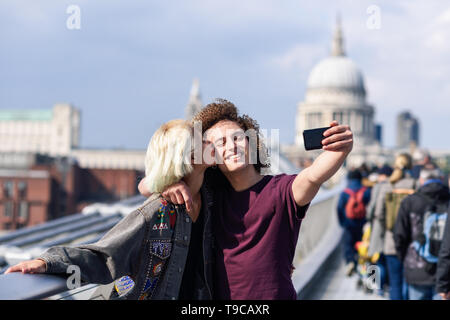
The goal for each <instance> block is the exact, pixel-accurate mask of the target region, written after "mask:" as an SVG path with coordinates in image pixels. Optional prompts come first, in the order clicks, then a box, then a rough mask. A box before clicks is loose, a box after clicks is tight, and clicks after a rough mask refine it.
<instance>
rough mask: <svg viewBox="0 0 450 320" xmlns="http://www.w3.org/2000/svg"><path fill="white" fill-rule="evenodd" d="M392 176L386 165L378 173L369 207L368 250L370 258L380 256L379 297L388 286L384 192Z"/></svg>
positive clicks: (378, 263)
mask: <svg viewBox="0 0 450 320" xmlns="http://www.w3.org/2000/svg"><path fill="white" fill-rule="evenodd" d="M391 174H392V168H391V167H390V166H389V165H387V164H385V165H383V166H382V167H381V168H379V169H378V171H377V180H378V181H377V183H376V184H375V185H374V187H373V188H372V191H371V196H370V202H369V205H368V207H367V221H368V223H370V228H371V233H370V242H369V249H368V256H369V257H372V256H374V255H376V254H379V258H378V261H377V266H378V267H379V268H380V288H379V290H378V294H379V295H382V296H383V295H384V290H383V288H384V285H385V284H386V280H387V279H386V272H387V271H386V261H385V256H384V251H383V247H384V232H385V227H384V219H383V209H384V202H383V201H384V193H383V190H386V188H389V187H390V185H389V177H390V176H391Z"/></svg>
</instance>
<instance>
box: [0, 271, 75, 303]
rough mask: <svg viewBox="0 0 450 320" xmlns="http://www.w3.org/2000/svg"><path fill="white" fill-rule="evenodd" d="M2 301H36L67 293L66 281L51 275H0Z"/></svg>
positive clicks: (0, 296) (0, 298)
mask: <svg viewBox="0 0 450 320" xmlns="http://www.w3.org/2000/svg"><path fill="white" fill-rule="evenodd" d="M0 283H1V288H2V289H1V290H0V300H36V299H44V298H47V297H50V296H52V295H54V294H57V293H60V292H64V291H67V290H68V288H67V283H66V279H65V278H64V277H61V276H57V275H50V274H22V273H19V272H13V273H8V274H5V275H0Z"/></svg>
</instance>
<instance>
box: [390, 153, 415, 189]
mask: <svg viewBox="0 0 450 320" xmlns="http://www.w3.org/2000/svg"><path fill="white" fill-rule="evenodd" d="M411 168H412V159H411V156H410V155H409V154H407V153H402V154H399V155H398V156H397V157H396V158H395V162H394V171H393V172H392V174H391V176H390V177H389V181H390V182H391V183H396V182H397V181H399V180H400V179H402V178H403V176H404V170H407V169H411Z"/></svg>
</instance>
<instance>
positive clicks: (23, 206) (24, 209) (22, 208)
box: [19, 201, 28, 220]
mask: <svg viewBox="0 0 450 320" xmlns="http://www.w3.org/2000/svg"><path fill="white" fill-rule="evenodd" d="M19 218H20V219H23V220H26V219H28V202H26V201H20V203H19Z"/></svg>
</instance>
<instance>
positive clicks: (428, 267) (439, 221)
mask: <svg viewBox="0 0 450 320" xmlns="http://www.w3.org/2000/svg"><path fill="white" fill-rule="evenodd" d="M442 177H443V175H442V173H441V171H440V170H439V169H422V170H421V172H420V179H419V182H420V185H421V186H420V188H419V190H418V191H417V192H415V193H414V194H412V195H409V196H407V197H406V198H405V199H404V200H403V201H402V202H401V204H400V209H399V212H398V216H397V219H396V222H395V227H394V241H395V248H396V252H397V256H398V258H399V259H400V261H403V267H404V276H405V280H406V282H407V283H408V295H409V299H410V300H431V299H439V298H440V297H439V295H438V294H437V293H436V290H435V283H436V266H437V262H438V255H439V249H440V246H441V243H442V240H443V235H444V227H445V221H446V219H447V216H448V212H449V201H450V194H449V189H448V187H447V186H445V185H444V183H443V182H442Z"/></svg>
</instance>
